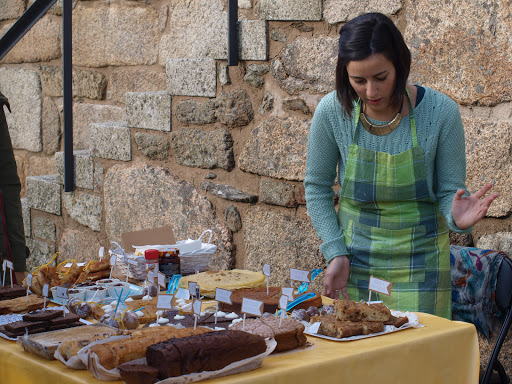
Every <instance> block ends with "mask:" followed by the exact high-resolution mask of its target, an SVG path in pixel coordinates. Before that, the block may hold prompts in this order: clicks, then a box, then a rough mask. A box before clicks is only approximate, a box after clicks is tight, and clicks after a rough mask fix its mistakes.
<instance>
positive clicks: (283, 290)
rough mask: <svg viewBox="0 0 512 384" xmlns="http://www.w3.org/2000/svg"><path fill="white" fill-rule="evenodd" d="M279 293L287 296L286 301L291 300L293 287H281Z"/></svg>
mask: <svg viewBox="0 0 512 384" xmlns="http://www.w3.org/2000/svg"><path fill="white" fill-rule="evenodd" d="M281 293H282V294H283V295H286V296H288V301H293V288H288V287H282V288H281Z"/></svg>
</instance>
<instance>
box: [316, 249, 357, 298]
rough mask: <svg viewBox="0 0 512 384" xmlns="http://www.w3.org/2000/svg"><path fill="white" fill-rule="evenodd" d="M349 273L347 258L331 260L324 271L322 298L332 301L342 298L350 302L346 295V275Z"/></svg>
mask: <svg viewBox="0 0 512 384" xmlns="http://www.w3.org/2000/svg"><path fill="white" fill-rule="evenodd" d="M349 272H350V260H349V259H348V257H347V256H345V255H343V256H338V257H335V258H334V259H332V260H331V262H330V264H329V266H328V267H327V269H326V271H325V278H324V289H323V291H322V295H323V296H327V297H330V298H333V299H338V298H339V297H340V292H341V294H342V295H343V297H344V298H345V299H347V300H350V297H349V296H348V293H347V283H348V275H349Z"/></svg>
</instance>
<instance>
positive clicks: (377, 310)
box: [334, 300, 391, 322]
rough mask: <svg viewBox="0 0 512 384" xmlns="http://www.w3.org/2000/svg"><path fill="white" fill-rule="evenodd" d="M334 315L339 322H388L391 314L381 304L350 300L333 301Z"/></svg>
mask: <svg viewBox="0 0 512 384" xmlns="http://www.w3.org/2000/svg"><path fill="white" fill-rule="evenodd" d="M334 313H335V314H336V316H337V318H338V320H341V321H382V322H385V321H388V320H389V318H390V317H391V312H390V311H389V309H388V307H386V306H385V305H384V304H381V303H374V304H369V305H368V304H367V303H359V302H355V301H352V300H334Z"/></svg>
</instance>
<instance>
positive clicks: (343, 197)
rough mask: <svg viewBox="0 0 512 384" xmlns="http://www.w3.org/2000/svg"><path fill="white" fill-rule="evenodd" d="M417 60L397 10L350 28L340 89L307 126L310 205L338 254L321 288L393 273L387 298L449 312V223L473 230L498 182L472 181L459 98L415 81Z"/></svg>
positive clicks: (354, 295)
mask: <svg viewBox="0 0 512 384" xmlns="http://www.w3.org/2000/svg"><path fill="white" fill-rule="evenodd" d="M410 65H411V54H410V51H409V49H408V48H407V46H406V44H405V42H404V39H403V37H402V35H401V33H400V31H399V30H398V29H397V28H396V26H395V25H394V24H393V22H392V21H391V20H390V19H389V18H388V17H386V16H384V15H382V14H379V13H369V14H364V15H361V16H359V17H356V18H355V19H353V20H351V21H350V22H348V23H347V24H345V25H344V26H343V27H342V28H341V30H340V39H339V55H338V63H337V68H336V92H332V93H330V94H328V95H327V96H325V97H324V98H323V99H322V101H321V102H320V104H319V105H318V107H317V109H316V111H315V115H314V118H313V122H312V125H311V130H310V135H309V144H308V157H307V166H306V178H305V181H304V185H305V188H306V202H307V209H308V212H309V215H310V217H311V221H312V223H313V226H314V228H315V230H316V232H317V234H318V235H319V237H320V238H321V240H322V242H323V243H322V245H321V246H320V250H321V251H322V253H323V254H324V256H325V258H326V260H327V262H328V263H329V265H328V268H327V270H326V273H325V280H324V289H323V292H322V294H323V295H326V296H329V297H333V298H334V297H339V296H340V294H341V295H342V296H343V297H345V298H346V299H349V298H350V299H352V300H356V301H359V300H362V299H364V300H368V281H369V276H371V275H373V276H375V277H377V278H381V279H385V280H388V281H391V282H392V283H393V284H392V293H391V295H390V296H385V295H378V299H379V300H383V301H384V303H385V304H386V305H388V307H390V308H392V309H396V310H404V311H419V312H427V313H432V314H435V315H438V316H442V317H446V318H450V315H451V288H450V260H449V258H450V250H449V236H448V229H451V230H452V231H455V232H470V231H471V227H472V226H473V225H474V224H475V223H476V222H478V221H479V220H480V219H481V218H482V217H484V215H485V213H486V212H487V209H488V207H489V205H490V204H491V203H492V201H493V200H494V199H495V198H496V197H497V196H498V194H496V193H494V194H491V195H489V196H488V197H486V198H483V196H484V195H485V194H486V192H488V191H489V190H490V188H491V186H492V185H491V184H487V185H485V186H484V187H483V188H481V189H480V190H479V191H478V192H476V193H474V194H471V195H470V194H469V193H467V191H466V188H465V178H466V159H465V144H464V129H463V127H462V120H461V117H460V113H459V110H458V107H457V104H456V103H455V102H453V101H452V100H450V99H449V98H448V97H447V96H445V95H443V94H441V93H439V92H436V91H434V90H432V89H429V88H427V87H420V86H413V85H409V84H408V83H407V78H408V76H409V71H410ZM337 168H338V169H337ZM336 176H338V180H339V184H340V185H341V189H340V190H339V192H338V194H339V197H340V200H339V201H340V202H339V208H338V212H337V213H336V211H335V207H334V202H333V195H334V190H333V185H334V183H335V179H336ZM373 298H374V299H376V296H373Z"/></svg>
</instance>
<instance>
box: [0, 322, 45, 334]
mask: <svg viewBox="0 0 512 384" xmlns="http://www.w3.org/2000/svg"><path fill="white" fill-rule="evenodd" d="M49 325H50V322H48V321H23V320H21V321H15V322H13V323H8V324H5V329H6V330H8V331H10V332H21V331H23V332H24V331H25V329H28V330H29V331H31V330H33V329H37V328H43V329H45V328H48V326H49Z"/></svg>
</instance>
